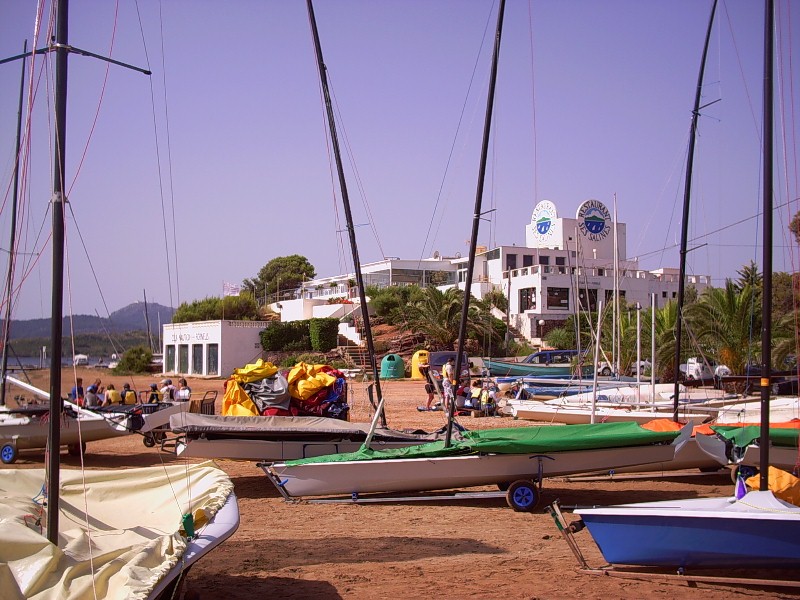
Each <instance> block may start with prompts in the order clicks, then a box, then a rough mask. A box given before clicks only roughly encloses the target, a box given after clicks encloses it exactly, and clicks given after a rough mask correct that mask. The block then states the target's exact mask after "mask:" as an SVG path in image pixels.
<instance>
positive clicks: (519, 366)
mask: <svg viewBox="0 0 800 600" xmlns="http://www.w3.org/2000/svg"><path fill="white" fill-rule="evenodd" d="M483 364H484V366H485V368H486V369H488V370H489V373H490V375H491V376H492V377H509V376H516V377H539V376H542V375H562V376H566V377H569V376H570V375H572V371H573V367H572V365H549V366H548V365H535V364H528V363H518V362H511V361H505V360H491V359H488V358H485V359H483ZM591 372H592V370H591V368H589V369H588V371H586V370H584V374H586V375H588V374H591Z"/></svg>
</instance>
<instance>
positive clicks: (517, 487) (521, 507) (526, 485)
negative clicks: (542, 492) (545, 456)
mask: <svg viewBox="0 0 800 600" xmlns="http://www.w3.org/2000/svg"><path fill="white" fill-rule="evenodd" d="M506 502H508V505H509V506H510V507H511V508H513V509H514V510H515V511H517V512H531V511H533V509H534V508H536V505H537V504H538V503H539V490H537V489H536V484H535V483H534V482H533V481H527V480H525V479H521V480H519V481H515V482H514V483H512V484H511V485H510V486H508V492H506Z"/></svg>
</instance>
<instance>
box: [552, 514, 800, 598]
mask: <svg viewBox="0 0 800 600" xmlns="http://www.w3.org/2000/svg"><path fill="white" fill-rule="evenodd" d="M547 512H549V513H550V516H552V517H553V521H554V522H555V524H556V527H557V528H558V530H559V531H560V532H561V536H562V537H563V538H564V541H566V542H567V545H568V546H569V548H570V550H571V551H572V554H574V555H575V558H576V559H577V561H578V565H579V567H580V568H579V569H578V572H579V573H584V574H586V575H600V576H606V577H621V578H624V579H644V580H648V581H660V582H663V583H687V584H692V583H709V584H715V583H716V584H723V585H748V586H757V587H785V588H800V580H780V579H760V578H755V577H724V576H713V575H689V574H686V573H685V572H684V570H683V568H679V569H678V572H677V573H656V572H653V571H646V570H639V569H637V568H635V567H630V568H625V567H615V566H613V565H606V566H604V567H591V566H589V563H587V562H586V558H584V556H583V553H582V552H581V549H580V548H579V547H578V544H577V542H576V541H575V536H574V534H575V533H576V532H578V531H580V530H582V529H583V528H584V525H583V521H581V520H578V521H573V522H572V523H570V524H567V522H566V520H565V519H564V515H563V513H562V512H561V507H560V506H559V503H558V500H556V501H555V502H553V503H552V504H551V505H550V506H548V507H547Z"/></svg>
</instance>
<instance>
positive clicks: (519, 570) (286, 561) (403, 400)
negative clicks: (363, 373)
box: [4, 369, 800, 600]
mask: <svg viewBox="0 0 800 600" xmlns="http://www.w3.org/2000/svg"><path fill="white" fill-rule="evenodd" d="M79 374H80V375H81V376H82V377H83V379H84V384H87V383H88V382H89V381H91V380H93V379H94V378H95V377H100V378H101V379H102V380H103V383H104V384H107V383H109V382H113V383H114V384H115V385H116V387H117V389H119V388H120V387H121V385H122V383H124V382H125V381H129V382H131V380H130V379H129V378H128V379H126V378H123V377H115V376H112V375H110V374H109V373H108V372H104V371H102V370H97V369H81V370H80V373H79ZM46 378H47V374H46V373H45V372H37V373H36V374H35V375H34V377H33V381H34V383H35V384H37V385H43V384H45V382H46ZM158 379H160V378H159V377H158V376H154V377H150V378H146V377H136V378H134V380H133V381H132V383H133V384H134V387H137V388H138V389H144V388H145V387H146V385H147V384H149V383H150V382H152V381H158ZM72 380H73V370H72V369H69V370H65V373H64V386H63V387H64V390H65V391H68V390H69V388H71V387H72ZM190 386H191V387H192V389H193V392H194V393H195V394H199V393H202V392H204V391H205V390H208V389H216V390H218V391H219V392H220V395H219V400H218V402H217V411H218V412H219V407H220V406H221V403H222V381H220V380H199V379H191V380H190ZM382 386H383V394H384V396H385V398H386V406H387V418H388V421H389V425H390V426H392V427H394V428H399V429H404V428H420V429H426V430H433V429H436V428H438V427H439V426H441V425H442V423H443V415H442V413H441V412H430V413H422V412H418V411H417V410H416V406H417V405H419V404H421V403H423V401H424V398H425V393H424V389H423V384H422V382H416V381H408V380H402V381H384V382H382ZM349 393H350V404H351V406H352V420H353V421H366V420H368V419H369V417H370V411H369V403H368V400H367V395H366V388H365V384H363V383H355V384H351V386H350V392H349ZM461 422H462V424H463V425H465V426H466V427H468V428H471V429H477V428H487V427H509V426H525V425H530V423H526V422H523V421H514V420H512V419H510V418H469V417H468V418H462V419H461ZM62 459H63V465H64V468H79V467H80V459H79V458H75V457H70V456H68V455H67V454H66V452H64V453H62ZM184 460H185V459H179V458H177V457H175V456H173V455H170V454H166V453H163V452H160V451H159V450H157V449H155V448H146V447H145V446H144V445H143V444H142V438H141V437H140V436H138V435H131V436H127V437H123V438H115V439H112V440H104V441H99V442H91V443H89V445H88V449H87V454H86V455H85V457H84V465H85V467H86V468H90V469H92V468H117V467H119V468H127V467H138V466H157V465H160V464H168V463H176V462H182V461H184ZM43 464H44V451H39V450H28V451H22V452H21V453H20V458H19V460H18V462H17V463H16V464H14V465H11V466H4V468H32V467H41V466H43ZM217 464H218V465H219V466H220V467H221V468H222V469H224V470H225V471H226V472H227V473H228V474H229V475H230V477H231V479H232V480H233V482H234V484H235V489H236V494H237V496H238V499H239V510H240V513H241V524H240V526H239V529H238V531H237V532H236V533H235V534H234V535H233V536H232V537H231V538H230V539H229V540H228V541H227V542H226V543H225V544H224V545H222V546H221V547H220V548H218V549H216V550H215V551H213V552H212V553H211V554H209V555H208V556H207V557H205V558H203V559H202V560H201V561H200V562H198V563H197V565H195V566H194V568H193V569H192V570H191V572H190V574H189V576H188V578H187V581H186V587H185V589H184V597H186V598H203V599H215V598H230V599H243V600H244V599H246V600H252V599H253V598H278V597H281V598H325V599H329V598H330V599H334V598H393V599H399V598H421V597H425V596H435V597H438V598H508V599H533V598H537V599H545V598H585V599H598V600H599V599H603V600H607V599H609V598H647V597H649V598H653V597H655V598H694V597H697V598H700V597H702V598H704V599H707V600H710V599H714V600H716V599H720V600H722V599H730V598H737V597H742V598H744V597H760V598H797V597H800V588H792V589H779V588H775V587H772V588H768V587H744V586H741V585H720V584H707V583H698V584H689V583H687V582H681V581H654V580H648V579H621V578H616V577H607V576H595V575H589V574H583V573H578V572H577V569H578V563H577V561H576V559H575V558H574V556H573V554H572V553H571V552H570V550H569V547H568V546H567V544H566V542H565V541H564V540H563V539H562V538H561V535H560V533H559V532H558V530H557V529H556V527H555V525H554V524H553V521H552V519H551V517H550V516H549V515H548V514H546V513H545V512H544V511H543V508H544V506H545V505H546V504H547V503H549V502H552V501H553V500H555V499H560V501H561V504H562V507H563V510H564V511H565V512H566V513H569V511H570V508H571V507H575V506H576V505H577V506H586V505H593V504H598V505H604V504H617V503H625V502H642V501H650V500H667V499H671V498H688V497H702V496H712V495H722V494H729V493H731V492H732V484H731V480H730V476H729V474H728V472H727V471H721V472H719V473H716V474H701V473H699V472H685V473H683V474H680V475H675V474H671V475H669V476H663V477H662V476H661V475H660V474H656V475H652V476H648V477H644V478H643V477H623V476H617V477H616V478H614V479H610V478H604V479H601V480H593V481H585V480H583V481H581V480H577V479H576V478H571V479H570V478H558V479H548V480H546V481H545V483H544V490H543V499H542V502H541V503H540V505H539V507H538V508H537V511H536V512H534V513H531V514H527V513H517V512H514V511H513V510H511V509H510V508H509V507H508V506H507V505H506V502H505V499H504V498H493V499H473V500H457V501H425V502H413V503H377V504H353V503H349V502H345V503H337V504H318V503H309V502H298V503H286V502H284V500H283V499H282V498H281V497H280V496H279V494H278V493H277V491H276V490H275V488H274V487H273V486H272V485H271V484H270V483H269V481H268V480H267V478H266V477H265V476H264V474H263V472H262V471H261V469H259V468H258V467H257V466H256V464H255V463H253V462H245V461H231V460H219V461H217ZM481 489H483V490H487V491H488V490H489V489H490V488H481ZM567 518H568V520H569V519H570V518H571V515H569V514H567ZM576 539H577V541H578V544H579V546H580V547H581V549H582V550H583V552H584V555H585V556H586V558H587V560H588V562H589V564H590V565H591V566H593V567H600V566H602V565H603V564H604V561H603V559H602V556H601V554H600V552H599V551H598V550H597V548H596V546H595V545H594V543H593V541H592V539H591V537H590V536H589V534H588V532H586V531H583V532H580V533H578V534H577V535H576ZM698 543H702V540H698ZM718 574H719V573H718ZM726 574H727V575H736V576H742V575H743V574H742V573H726ZM745 575H750V576H759V577H766V576H771V575H770V574H765V573H763V572H762V573H746V574H745Z"/></svg>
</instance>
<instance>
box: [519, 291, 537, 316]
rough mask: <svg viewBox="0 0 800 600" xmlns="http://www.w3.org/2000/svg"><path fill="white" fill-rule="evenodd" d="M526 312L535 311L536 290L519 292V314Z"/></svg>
mask: <svg viewBox="0 0 800 600" xmlns="http://www.w3.org/2000/svg"><path fill="white" fill-rule="evenodd" d="M526 310H536V288H525V289H523V290H520V291H519V312H523V311H526Z"/></svg>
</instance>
